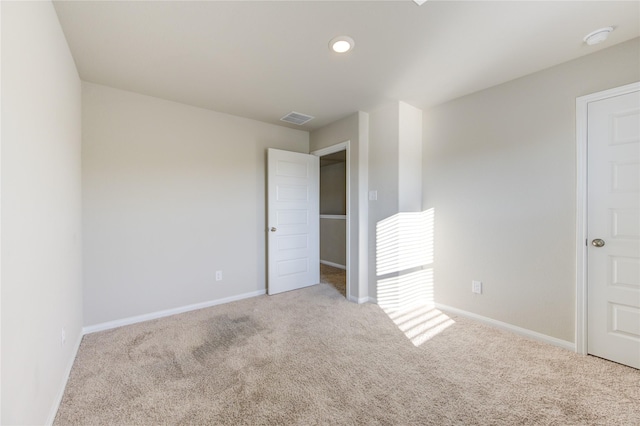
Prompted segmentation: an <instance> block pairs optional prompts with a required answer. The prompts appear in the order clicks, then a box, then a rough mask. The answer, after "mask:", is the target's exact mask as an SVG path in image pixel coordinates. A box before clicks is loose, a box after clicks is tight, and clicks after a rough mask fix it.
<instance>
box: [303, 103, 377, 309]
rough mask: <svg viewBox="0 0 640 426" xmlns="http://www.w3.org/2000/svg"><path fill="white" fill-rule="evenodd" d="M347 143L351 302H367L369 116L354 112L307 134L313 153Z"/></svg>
mask: <svg viewBox="0 0 640 426" xmlns="http://www.w3.org/2000/svg"><path fill="white" fill-rule="evenodd" d="M347 140H348V141H350V144H351V145H350V151H351V152H350V161H349V167H350V170H349V173H350V176H349V185H350V192H351V198H350V204H349V218H348V220H349V239H350V241H351V264H350V265H349V270H348V271H347V273H348V276H349V282H350V294H349V295H348V297H349V299H351V300H359V301H366V300H367V298H368V297H369V293H368V291H369V289H368V279H367V276H368V269H367V256H368V240H367V239H368V229H367V227H368V225H367V224H368V219H367V215H368V206H367V203H368V201H367V188H368V185H367V180H368V171H367V167H368V162H369V160H368V155H369V115H368V114H367V113H365V112H357V113H355V114H353V115H350V116H348V117H345V118H343V119H342V120H339V121H336V122H334V123H331V124H329V125H327V126H325V127H322V128H320V129H317V130H315V131H313V132H312V133H311V135H310V139H309V141H310V142H309V143H310V150H311V151H316V150H319V149H322V148H327V147H330V146H333V145H337V144H339V143H341V142H345V141H347Z"/></svg>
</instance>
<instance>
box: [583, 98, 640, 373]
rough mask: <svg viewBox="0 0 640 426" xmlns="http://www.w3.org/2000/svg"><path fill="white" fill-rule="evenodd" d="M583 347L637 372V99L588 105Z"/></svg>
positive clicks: (639, 173) (639, 214)
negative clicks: (585, 304)
mask: <svg viewBox="0 0 640 426" xmlns="http://www.w3.org/2000/svg"><path fill="white" fill-rule="evenodd" d="M587 132H588V133H587V159H588V160H587V173H588V177H587V187H588V192H587V221H588V222H587V229H588V240H587V244H588V259H587V262H588V269H587V282H588V284H587V286H588V293H587V318H588V319H587V328H588V332H587V333H588V335H587V347H588V349H587V350H588V352H589V353H590V354H592V355H596V356H599V357H603V358H607V359H610V360H612V361H616V362H619V363H622V364H626V365H629V366H631V367H635V368H640V92H632V93H628V94H625V95H621V96H615V97H612V98H608V99H604V100H600V101H597V102H591V103H589V105H588V130H587Z"/></svg>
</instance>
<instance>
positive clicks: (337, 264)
mask: <svg viewBox="0 0 640 426" xmlns="http://www.w3.org/2000/svg"><path fill="white" fill-rule="evenodd" d="M320 263H322V264H323V265H327V266H333V267H334V268H338V269H344V270H345V271H346V270H347V265H341V264H339V263H333V262H329V261H328V260H322V259H320Z"/></svg>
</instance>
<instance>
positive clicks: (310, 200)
mask: <svg viewBox="0 0 640 426" xmlns="http://www.w3.org/2000/svg"><path fill="white" fill-rule="evenodd" d="M267 158H268V159H267V163H268V164H267V198H268V205H267V210H268V213H267V214H268V222H267V244H268V257H269V259H268V270H269V272H268V286H267V292H268V293H269V294H277V293H282V292H284V291H289V290H295V289H298V288H302V287H307V286H310V285H314V284H318V283H319V282H320V238H319V233H320V208H319V196H320V161H319V158H318V157H317V156H315V155H309V154H301V153H298V152H290V151H281V150H278V149H269V151H268V153H267Z"/></svg>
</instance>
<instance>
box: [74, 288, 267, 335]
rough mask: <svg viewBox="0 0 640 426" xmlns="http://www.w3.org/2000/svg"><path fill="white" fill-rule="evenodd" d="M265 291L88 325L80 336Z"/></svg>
mask: <svg viewBox="0 0 640 426" xmlns="http://www.w3.org/2000/svg"><path fill="white" fill-rule="evenodd" d="M265 293H266V291H265V290H257V291H252V292H250V293H243V294H238V295H236V296H230V297H225V298H223V299H215V300H209V301H207V302H202V303H195V304H193V305H187V306H181V307H178V308H173V309H166V310H164V311H157V312H151V313H148V314H144V315H137V316H135V317H129V318H123V319H119V320H115V321H108V322H103V323H100V324H95V325H89V326H87V327H84V328H83V329H82V334H90V333H96V332H98V331H104V330H110V329H112V328H118V327H122V326H124V325H131V324H136V323H139V322H144V321H150V320H154V319H158V318H163V317H168V316H171V315H176V314H182V313H184V312H189V311H195V310H198V309H203V308H209V307H211V306H216V305H222V304H224V303H229V302H235V301H237V300H242V299H248V298H250V297H256V296H262V295H263V294H265Z"/></svg>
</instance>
